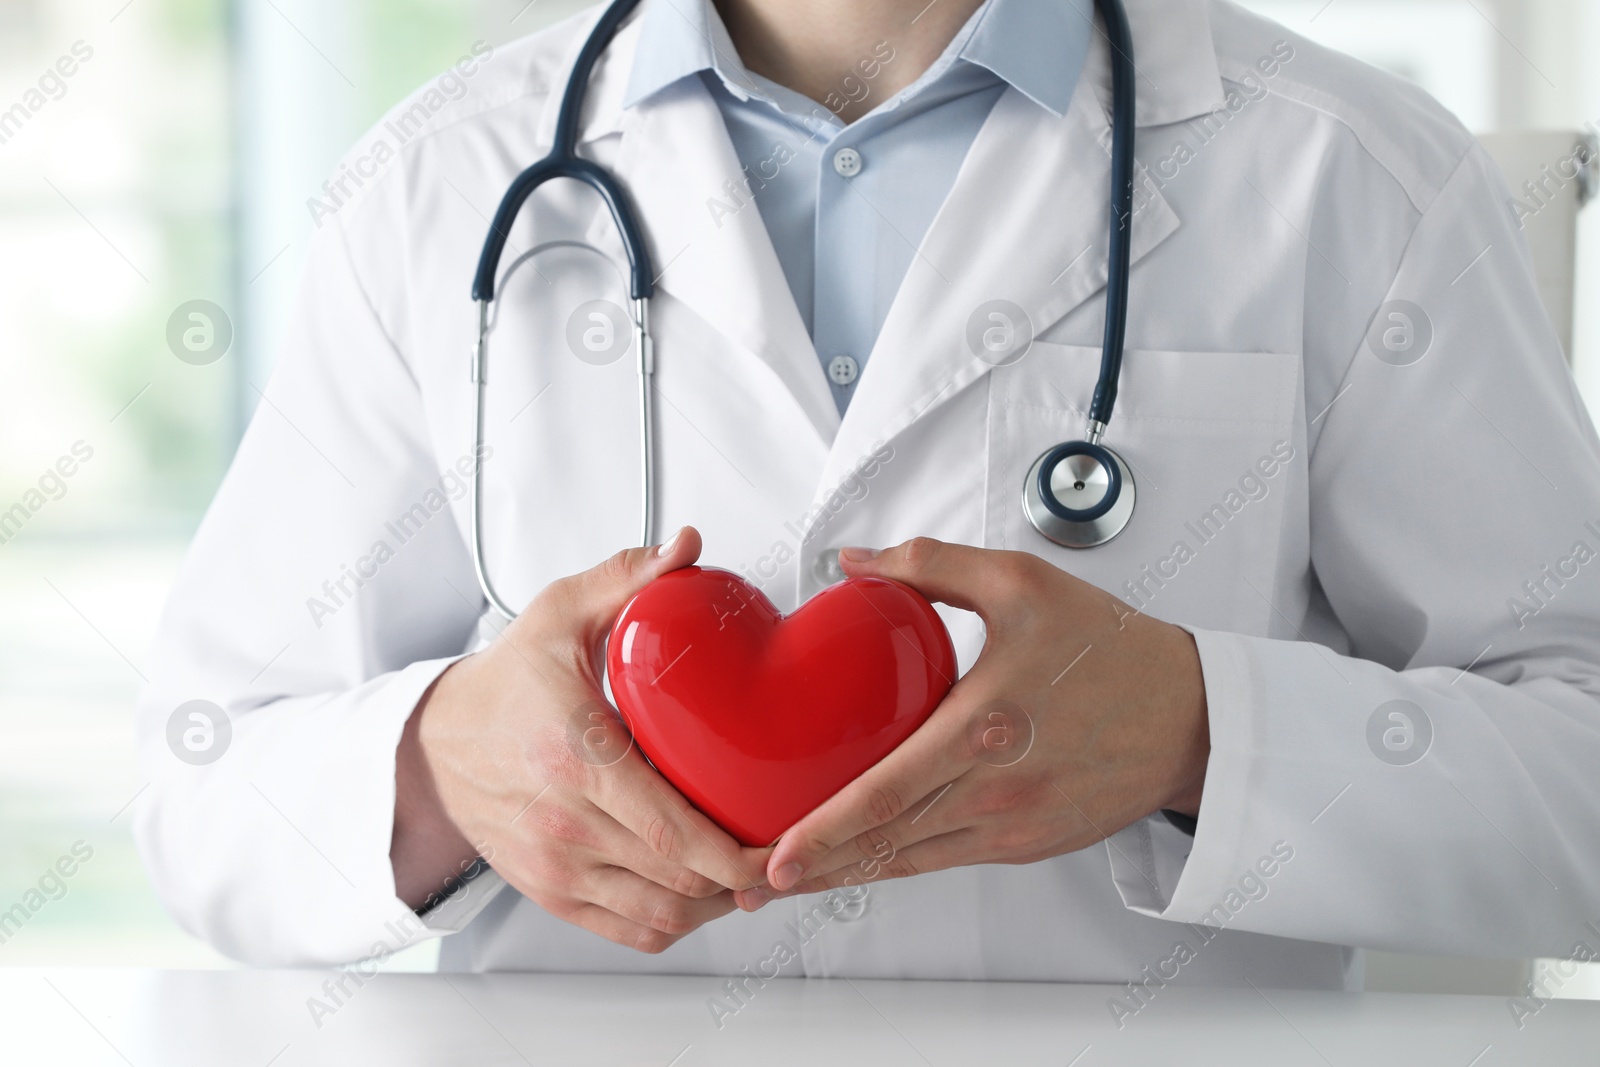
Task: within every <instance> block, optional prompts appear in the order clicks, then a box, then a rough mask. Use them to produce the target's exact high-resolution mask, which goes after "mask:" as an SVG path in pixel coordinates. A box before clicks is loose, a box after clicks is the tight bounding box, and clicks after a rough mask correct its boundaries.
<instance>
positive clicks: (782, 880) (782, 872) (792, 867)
mask: <svg viewBox="0 0 1600 1067" xmlns="http://www.w3.org/2000/svg"><path fill="white" fill-rule="evenodd" d="M805 871H806V869H805V868H804V867H802V866H801V865H800V864H798V863H785V864H784V865H783V866H782V867H779V868H778V870H777V872H776V873H775V874H774V875H773V876H772V888H774V889H776V890H778V891H779V892H780V893H781V892H783V890H785V889H788V888H789V887H790V886H792V885H794V884H795V883H796V882H798V881H799V880H800V876H801V875H802V874H804V873H805Z"/></svg>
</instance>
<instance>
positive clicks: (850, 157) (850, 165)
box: [833, 148, 861, 178]
mask: <svg viewBox="0 0 1600 1067" xmlns="http://www.w3.org/2000/svg"><path fill="white" fill-rule="evenodd" d="M833 169H834V170H836V171H838V172H839V177H841V178H854V177H855V176H856V175H857V174H860V173H861V153H860V152H857V151H856V150H855V149H854V148H841V149H839V151H837V152H835V153H834V154H833Z"/></svg>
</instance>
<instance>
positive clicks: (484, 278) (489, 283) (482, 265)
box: [472, 0, 655, 301]
mask: <svg viewBox="0 0 1600 1067" xmlns="http://www.w3.org/2000/svg"><path fill="white" fill-rule="evenodd" d="M638 6H639V0H614V2H613V3H612V5H611V6H610V7H608V8H606V11H605V14H603V15H601V16H600V20H599V21H598V22H596V23H595V27H594V29H593V31H591V32H590V34H589V37H588V39H587V40H586V41H584V43H583V48H582V50H581V51H579V53H578V58H577V59H576V60H575V61H574V62H573V64H572V72H571V74H569V75H568V77H567V87H566V91H565V92H563V93H562V95H561V105H560V111H559V113H558V115H557V118H556V130H555V137H554V142H553V143H552V144H551V146H550V152H549V154H548V155H546V156H545V157H544V158H543V159H541V160H539V162H537V163H535V164H533V166H531V167H529V168H528V169H526V170H524V171H523V172H522V173H521V174H519V175H517V177H516V179H515V180H514V181H513V182H512V183H511V188H509V189H507V190H506V195H505V196H504V197H502V198H501V200H500V206H499V208H498V209H496V211H495V213H494V221H493V222H491V223H490V224H489V236H488V237H487V238H485V239H484V242H483V252H482V254H480V255H479V257H478V270H477V273H476V274H474V275H473V279H472V299H474V300H478V301H484V300H493V299H494V292H495V276H496V274H497V273H498V272H499V270H500V256H501V255H502V253H504V251H505V247H506V239H507V238H508V237H510V235H511V227H512V225H513V224H514V223H515V222H516V221H517V215H518V214H519V213H520V212H521V211H522V206H523V205H524V204H525V203H527V201H528V197H530V196H532V195H533V194H534V192H535V191H537V190H538V188H539V186H541V185H543V184H544V183H545V182H547V181H550V180H551V179H552V178H574V179H576V180H578V181H581V182H583V183H584V184H586V185H588V186H589V187H590V188H592V189H593V190H594V191H595V192H597V193H599V194H600V196H601V199H603V200H604V201H605V202H606V207H607V209H608V210H609V211H610V212H611V218H612V220H613V221H614V222H615V223H616V224H617V231H618V232H619V234H620V235H621V237H622V247H623V249H624V250H625V251H626V252H627V256H628V275H629V278H628V287H629V295H630V296H632V297H633V298H634V299H635V300H645V299H649V297H650V295H651V294H652V293H653V292H654V291H655V275H654V273H653V272H652V271H651V269H650V251H649V249H648V248H647V247H646V246H645V243H644V232H643V231H642V230H641V229H640V227H639V220H638V216H637V215H636V213H635V212H634V210H633V205H632V204H631V203H630V202H629V200H628V196H627V193H626V191H624V190H623V188H622V186H621V185H619V184H618V183H617V180H616V179H615V178H613V177H612V176H611V174H610V173H609V172H608V171H607V170H606V169H605V168H604V167H602V166H600V165H599V164H597V163H594V162H591V161H590V160H586V159H583V158H582V157H580V156H579V155H578V123H579V121H580V120H581V119H582V112H583V100H584V97H585V96H586V95H587V90H588V87H589V76H590V74H592V73H593V72H594V65H595V63H596V62H598V61H599V59H600V56H601V54H602V53H604V52H605V50H606V47H607V46H608V45H609V44H610V43H611V39H612V38H613V37H615V36H616V35H617V30H618V28H620V27H621V25H622V23H623V21H624V20H625V19H627V17H628V15H630V14H631V13H632V12H633V9H634V8H636V7H638Z"/></svg>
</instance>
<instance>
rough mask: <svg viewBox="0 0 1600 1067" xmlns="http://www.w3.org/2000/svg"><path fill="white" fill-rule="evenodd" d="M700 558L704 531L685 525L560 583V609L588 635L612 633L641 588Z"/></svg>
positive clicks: (568, 621) (593, 636)
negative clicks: (661, 539)
mask: <svg viewBox="0 0 1600 1067" xmlns="http://www.w3.org/2000/svg"><path fill="white" fill-rule="evenodd" d="M699 558H700V531H698V530H696V529H695V528H694V527H693V526H685V527H683V528H682V529H681V530H679V531H678V532H677V533H675V534H673V535H672V536H671V537H669V538H668V539H667V540H666V541H664V542H662V543H661V544H659V545H650V546H647V547H645V548H629V549H625V550H624V551H622V552H618V553H617V554H616V555H614V556H612V557H611V558H610V559H608V560H606V561H605V562H604V563H601V564H599V565H598V566H595V567H591V568H589V569H588V570H586V571H584V572H583V573H581V574H577V575H574V576H573V577H571V578H568V579H564V580H563V581H562V582H559V583H557V585H559V586H561V587H562V588H561V590H560V596H559V601H558V606H557V610H558V611H560V613H561V614H562V616H563V617H564V618H565V620H566V622H567V624H568V625H569V626H572V627H574V628H577V629H581V630H582V632H583V633H584V634H585V636H586V637H588V638H591V639H596V640H597V639H599V638H600V637H602V636H604V635H605V634H606V633H608V632H609V631H610V629H611V624H612V622H614V621H615V620H616V617H617V614H618V613H619V612H621V611H622V609H623V607H624V606H626V605H627V603H628V601H629V600H632V599H633V597H634V594H636V593H638V592H639V590H641V589H643V588H644V587H645V586H647V585H649V584H650V583H651V582H653V581H655V580H656V579H657V578H659V577H660V576H661V575H663V574H666V573H667V572H668V571H675V570H677V569H678V568H680V567H687V566H689V564H691V563H693V562H694V561H695V560H697V559H699Z"/></svg>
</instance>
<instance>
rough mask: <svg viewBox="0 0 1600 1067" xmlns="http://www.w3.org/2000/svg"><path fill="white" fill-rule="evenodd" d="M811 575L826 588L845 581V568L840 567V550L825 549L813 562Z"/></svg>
mask: <svg viewBox="0 0 1600 1067" xmlns="http://www.w3.org/2000/svg"><path fill="white" fill-rule="evenodd" d="M811 573H812V575H813V576H815V577H816V579H817V581H818V583H820V584H821V585H824V586H829V585H833V584H834V583H835V582H842V581H844V568H842V567H840V566H839V550H838V549H837V548H825V549H823V550H822V551H821V552H818V553H817V556H816V558H815V559H814V560H812V561H811Z"/></svg>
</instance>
